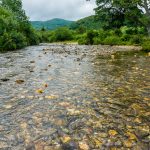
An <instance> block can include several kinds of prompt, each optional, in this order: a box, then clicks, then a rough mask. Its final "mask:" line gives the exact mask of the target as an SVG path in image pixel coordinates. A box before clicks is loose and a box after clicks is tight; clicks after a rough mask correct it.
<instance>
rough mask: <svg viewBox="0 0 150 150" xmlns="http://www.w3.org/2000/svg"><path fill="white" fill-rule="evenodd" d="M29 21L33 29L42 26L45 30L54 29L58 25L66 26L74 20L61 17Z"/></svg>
mask: <svg viewBox="0 0 150 150" xmlns="http://www.w3.org/2000/svg"><path fill="white" fill-rule="evenodd" d="M30 22H31V24H32V26H33V27H34V28H35V29H38V30H40V29H42V28H43V27H44V28H45V29H47V30H54V29H56V28H58V27H68V26H69V25H71V24H72V23H73V22H74V21H70V20H65V19H61V18H53V19H50V20H47V21H30Z"/></svg>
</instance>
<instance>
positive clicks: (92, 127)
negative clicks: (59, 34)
mask: <svg viewBox="0 0 150 150" xmlns="http://www.w3.org/2000/svg"><path fill="white" fill-rule="evenodd" d="M94 49H95V48H94V47H91V46H77V45H72V46H68V45H66V46H65V45H47V46H35V47H28V48H26V49H25V50H22V51H15V52H9V53H6V54H0V73H1V76H0V149H4V150H5V149H6V150H7V149H8V150H9V149H15V150H22V149H25V150H34V149H36V150H55V149H56V150H59V149H60V150H61V149H64V150H75V149H79V150H80V149H81V150H88V149H89V150H91V149H95V150H96V149H98V150H99V149H102V150H107V149H108V150H109V149H111V150H120V149H121V150H126V149H133V150H148V149H149V147H150V145H149V143H150V127H149V122H150V111H149V110H150V95H149V93H150V67H149V64H150V59H149V57H148V55H147V54H145V53H144V54H143V53H139V52H138V53H137V52H130V53H127V52H121V53H120V52H117V53H115V54H113V55H111V56H110V55H108V56H99V55H96V56H94V57H93V54H92V52H93V50H94Z"/></svg>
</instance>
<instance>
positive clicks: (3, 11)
mask: <svg viewBox="0 0 150 150" xmlns="http://www.w3.org/2000/svg"><path fill="white" fill-rule="evenodd" d="M38 42H39V38H38V36H37V33H36V32H35V31H34V30H33V28H32V26H31V24H30V22H29V21H28V18H27V16H26V14H25V12H24V10H23V9H22V2H21V0H15V1H14V0H0V51H6V50H15V49H20V48H23V47H25V46H27V45H35V44H38Z"/></svg>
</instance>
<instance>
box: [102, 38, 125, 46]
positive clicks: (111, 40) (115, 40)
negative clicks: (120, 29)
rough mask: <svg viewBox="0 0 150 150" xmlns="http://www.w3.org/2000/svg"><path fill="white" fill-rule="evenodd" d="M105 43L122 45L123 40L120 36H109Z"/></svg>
mask: <svg viewBox="0 0 150 150" xmlns="http://www.w3.org/2000/svg"><path fill="white" fill-rule="evenodd" d="M103 44H105V45H122V41H121V39H120V37H117V36H109V37H107V38H106V39H105V40H104V41H103Z"/></svg>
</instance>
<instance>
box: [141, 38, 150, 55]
mask: <svg viewBox="0 0 150 150" xmlns="http://www.w3.org/2000/svg"><path fill="white" fill-rule="evenodd" d="M142 48H143V50H144V51H147V52H150V38H149V39H145V40H144V41H143V43H142Z"/></svg>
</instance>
